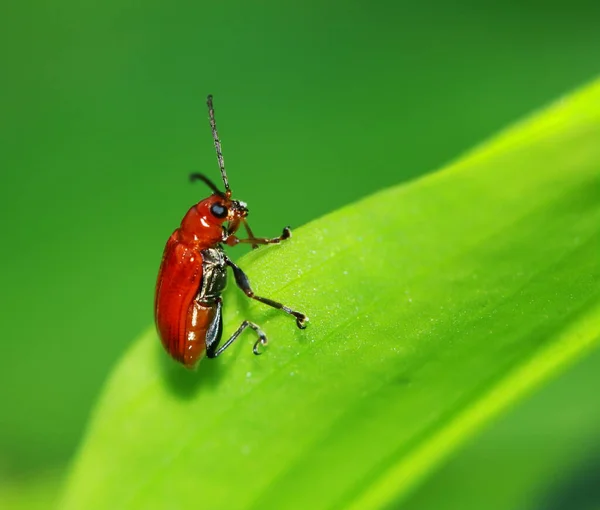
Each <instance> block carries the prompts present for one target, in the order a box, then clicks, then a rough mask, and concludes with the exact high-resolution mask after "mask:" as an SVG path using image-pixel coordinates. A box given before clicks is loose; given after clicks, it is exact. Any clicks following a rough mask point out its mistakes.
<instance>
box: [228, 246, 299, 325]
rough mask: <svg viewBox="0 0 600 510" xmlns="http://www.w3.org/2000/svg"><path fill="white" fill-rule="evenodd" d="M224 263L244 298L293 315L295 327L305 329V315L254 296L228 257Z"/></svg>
mask: <svg viewBox="0 0 600 510" xmlns="http://www.w3.org/2000/svg"><path fill="white" fill-rule="evenodd" d="M225 263H226V264H227V265H228V266H229V267H230V268H231V269H232V270H233V276H234V277H235V283H237V286H238V287H239V288H240V289H242V291H244V294H246V296H248V297H249V298H252V299H255V300H256V301H260V302H261V303H264V304H265V305H268V306H272V307H273V308H277V309H278V310H283V311H284V312H285V313H287V314H290V315H293V316H294V317H296V325H297V326H298V327H299V328H300V329H304V328H305V327H306V323H307V322H308V317H307V316H306V315H304V314H303V313H300V312H296V311H295V310H292V309H291V308H289V307H288V306H285V305H284V304H282V303H278V302H277V301H273V300H272V299H269V298H264V297H260V296H257V295H256V294H254V291H253V290H252V289H251V288H250V282H249V281H248V277H247V276H246V273H244V271H242V270H241V268H240V267H238V266H236V265H235V264H234V263H233V262H232V261H231V260H230V259H229V258H228V257H225Z"/></svg>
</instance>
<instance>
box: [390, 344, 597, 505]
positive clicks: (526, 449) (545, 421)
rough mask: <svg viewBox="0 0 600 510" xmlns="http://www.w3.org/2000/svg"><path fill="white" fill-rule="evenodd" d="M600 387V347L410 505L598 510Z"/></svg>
mask: <svg viewBox="0 0 600 510" xmlns="http://www.w3.org/2000/svg"><path fill="white" fill-rule="evenodd" d="M599 385H600V349H596V350H595V351H594V352H593V353H592V355H590V356H588V357H587V358H585V359H583V360H582V361H580V362H578V363H577V364H576V365H575V366H574V367H573V368H570V369H569V370H568V371H567V372H566V373H565V374H562V375H561V376H560V377H558V378H557V379H556V380H553V381H551V383H550V384H547V385H546V386H545V387H544V388H543V389H542V390H541V391H538V392H536V393H535V394H534V395H533V396H532V397H530V398H527V399H525V400H524V401H523V402H520V403H519V405H518V406H516V408H515V409H513V410H511V411H510V412H508V413H506V415H504V416H502V417H501V419H499V420H497V421H496V422H495V423H494V424H493V425H492V426H491V427H488V428H487V429H486V430H485V432H484V433H483V434H481V435H480V436H479V437H477V439H476V440H475V441H472V442H471V443H470V444H469V445H468V446H467V447H466V448H463V449H462V450H461V451H460V452H458V454H457V455H455V456H453V458H452V459H451V460H450V461H449V462H448V463H446V464H445V465H444V466H443V467H442V468H441V469H440V470H439V471H437V472H436V473H435V474H434V475H433V476H432V477H430V478H429V479H428V480H427V482H426V483H424V484H423V485H422V486H421V487H419V489H418V490H417V491H415V493H414V494H413V495H412V496H411V497H410V498H409V499H408V501H405V502H404V503H403V504H402V510H429V509H432V508H435V510H455V509H462V510H467V509H471V508H473V509H482V508H485V510H507V509H517V508H518V509H520V510H539V509H544V510H558V509H567V508H568V509H578V510H584V509H590V510H591V509H592V508H596V509H597V508H598V496H599V495H600V486H599V484H598V474H599V473H600V470H599V469H598V468H599V467H600V457H599V455H598V454H599V452H598V445H599V444H600V406H598V392H597V391H594V390H593V389H595V388H598V387H599ZM499 480H501V487H502V489H501V490H499V483H498V481H499ZM492 494H493V497H490V495H492Z"/></svg>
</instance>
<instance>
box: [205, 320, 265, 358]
mask: <svg viewBox="0 0 600 510" xmlns="http://www.w3.org/2000/svg"><path fill="white" fill-rule="evenodd" d="M246 328H252V329H253V330H254V331H256V334H257V335H258V340H257V341H256V342H254V347H253V348H252V352H253V353H254V354H256V355H258V354H260V351H259V350H258V346H259V345H267V336H266V335H265V334H264V333H263V332H262V330H261V329H260V328H259V327H258V326H257V325H256V324H254V323H253V322H250V321H244V322H242V324H240V327H239V328H237V330H236V332H235V333H234V334H233V335H231V337H230V338H229V340H227V342H225V343H224V344H223V345H222V346H221V347H219V349H217V350H216V351H215V352H210V353H209V352H208V351H207V353H206V354H207V357H209V358H216V357H217V356H218V355H219V354H221V353H222V352H223V351H224V350H225V349H227V347H229V346H230V345H231V344H232V343H233V342H234V341H235V340H236V338H237V337H238V336H240V335H241V334H242V332H243V331H244V330H245V329H246Z"/></svg>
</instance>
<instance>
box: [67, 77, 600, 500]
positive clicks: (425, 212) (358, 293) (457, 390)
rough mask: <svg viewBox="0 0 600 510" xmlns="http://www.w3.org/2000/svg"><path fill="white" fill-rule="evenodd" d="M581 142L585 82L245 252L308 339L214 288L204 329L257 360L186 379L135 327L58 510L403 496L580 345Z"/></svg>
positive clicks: (593, 300) (588, 310) (590, 208)
mask: <svg viewBox="0 0 600 510" xmlns="http://www.w3.org/2000/svg"><path fill="white" fill-rule="evenodd" d="M599 140H600V83H596V84H594V85H592V86H591V87H589V88H587V89H585V90H583V91H581V92H579V93H576V94H574V95H573V96H571V97H570V98H568V99H566V100H563V101H561V102H560V103H558V104H556V105H555V106H553V107H552V108H550V109H549V110H547V111H546V112H543V113H542V114H541V115H539V116H536V117H534V118H533V119H531V120H530V121H527V122H524V123H523V124H521V125H519V126H517V127H516V128H514V129H512V130H510V131H508V132H507V133H505V134H502V135H501V136H499V137H498V138H496V139H495V140H494V141H492V142H491V143H489V144H487V145H485V146H483V147H481V148H479V149H477V150H475V151H474V152H473V153H471V154H470V155H468V156H467V157H465V158H463V159H461V160H460V161H459V162H458V163H456V164H453V165H451V166H450V167H448V168H447V169H445V170H443V171H440V172H438V173H435V174H432V175H430V176H428V177H425V178H422V179H419V180H417V181H415V182H412V183H410V184H408V185H403V186H399V187H396V188H393V189H390V190H386V191H383V192H381V193H378V194H376V195H374V196H371V197H369V198H367V199H365V200H363V201H361V202H358V203H356V204H353V205H351V206H349V207H346V208H343V209H341V210H339V211H337V212H334V213H332V214H330V215H328V216H326V217H324V218H322V219H320V220H317V221H315V222H313V223H310V224H309V225H307V226H305V227H304V228H301V229H298V230H297V231H296V232H295V236H294V238H293V239H292V240H291V241H289V242H287V243H285V244H284V245H281V246H277V247H272V248H270V249H261V250H259V251H257V252H254V253H251V254H249V255H248V256H246V257H244V258H243V259H242V260H241V261H240V265H241V266H242V267H244V268H245V269H246V270H247V272H248V274H249V276H250V279H251V282H253V286H254V288H255V291H256V292H257V294H259V295H265V296H269V297H272V298H274V299H278V300H281V301H283V302H285V303H286V304H288V305H290V306H293V307H296V308H298V309H299V310H302V311H305V312H306V313H307V314H308V315H309V316H310V319H311V323H310V325H309V327H308V329H306V330H304V331H300V330H297V329H296V328H295V326H294V323H293V321H292V320H290V319H289V317H286V316H284V315H283V314H282V313H280V312H277V311H275V310H271V309H267V308H265V307H264V306H259V305H258V304H255V303H248V302H247V300H245V298H243V296H241V293H240V292H239V291H238V290H237V289H236V288H235V287H234V286H233V285H231V286H230V288H229V289H228V290H227V292H226V293H225V296H224V299H225V303H226V311H225V331H226V332H231V331H233V330H234V328H235V327H236V326H237V325H238V324H239V323H240V322H241V321H242V320H243V319H244V318H250V319H252V320H254V321H256V322H257V323H259V324H260V325H261V326H262V327H263V329H264V330H265V331H266V333H267V334H268V335H269V338H270V340H271V341H270V344H269V347H268V349H267V352H265V353H264V354H263V355H262V356H260V357H256V356H253V355H252V353H251V345H252V342H253V341H254V338H251V335H250V334H245V335H244V337H243V338H242V339H240V340H239V341H238V342H237V345H234V346H233V347H232V348H231V349H230V350H229V351H228V352H227V353H226V354H225V355H224V356H223V357H222V358H220V359H218V360H210V361H204V362H202V363H201V364H200V367H199V369H198V371H197V372H195V373H189V372H186V371H184V370H183V369H181V368H180V367H178V366H176V365H175V364H174V363H172V362H170V361H169V360H167V357H166V355H165V354H164V353H163V352H162V348H161V346H160V342H159V341H158V339H157V338H156V335H155V333H154V332H153V331H151V332H148V333H147V334H146V335H144V336H143V337H142V338H141V339H140V340H139V341H138V342H136V343H135V345H134V346H133V347H132V349H131V350H130V351H129V352H128V354H127V355H126V356H125V357H124V359H123V360H122V362H121V363H120V364H119V366H118V367H117V368H116V370H115V371H114V373H113V375H112V376H111V378H110V380H109V381H108V383H107V386H106V389H105V392H104V395H103V397H102V398H101V400H100V403H99V404H98V406H97V409H96V411H95V414H94V416H93V419H92V423H91V426H90V428H89V430H88V434H87V438H86V440H85V442H84V445H83V448H82V450H81V452H80V454H79V457H78V459H77V461H76V463H75V466H74V470H73V472H72V476H71V479H70V483H69V485H68V490H67V493H66V495H65V499H64V501H63V505H62V506H61V508H66V509H70V508H73V509H80V508H86V509H93V508H128V509H131V508H133V509H135V508H144V509H148V508H211V509H218V508H224V509H234V508H240V509H242V508H243V509H251V508H252V509H262V508H286V509H295V508H298V509H306V508H312V509H315V510H316V509H321V508H356V509H368V508H380V507H382V506H386V505H389V504H392V503H395V502H397V501H399V500H401V499H402V498H404V497H405V496H406V495H407V494H408V492H409V490H410V489H411V488H413V487H414V486H415V484H416V483H417V482H418V481H419V480H421V479H422V478H423V477H424V476H425V475H426V474H427V473H428V472H429V471H430V470H431V469H432V468H433V467H434V466H435V465H436V464H437V463H439V462H440V460H441V459H443V458H444V457H445V456H446V455H447V454H448V453H450V452H451V451H453V450H454V449H456V448H457V447H458V446H459V445H460V444H461V443H462V442H463V441H464V440H465V439H467V438H468V437H469V436H472V435H473V434H474V433H475V432H476V431H477V430H478V429H479V428H480V427H481V426H482V424H484V423H485V422H486V421H488V420H489V419H490V418H491V417H493V416H494V415H496V414H498V413H499V412H500V411H502V410H503V409H505V408H506V407H507V406H508V405H510V404H511V403H513V402H514V401H515V400H516V399H518V398H519V397H521V396H523V395H524V394H526V393H527V392H528V391H530V390H531V389H532V388H534V387H535V386H536V385H539V384H540V383H541V382H543V381H545V380H547V379H548V378H549V377H550V376H551V375H552V374H554V373H555V372H557V371H558V370H559V369H561V368H562V367H564V366H566V365H567V364H568V363H570V362H572V361H573V360H574V359H576V358H577V357H579V356H582V355H583V354H584V353H586V352H588V351H590V350H591V349H592V348H593V347H594V346H595V345H596V344H597V343H598V340H599V335H600V320H599V313H598V312H599V310H600V303H599V295H598V289H599V287H598V276H599V275H600V268H599V264H598V247H599V242H600V143H599ZM390 164H393V163H390ZM395 164H397V165H400V164H401V162H397V163H395ZM374 171H376V169H367V170H365V171H364V172H363V173H362V174H354V175H351V174H350V173H349V177H348V178H352V179H368V178H369V174H370V173H371V172H374ZM334 192H335V190H332V193H334ZM308 197H310V195H308ZM306 206H307V207H310V199H309V198H307V203H306ZM278 214H281V215H282V217H285V211H281V212H280V211H278Z"/></svg>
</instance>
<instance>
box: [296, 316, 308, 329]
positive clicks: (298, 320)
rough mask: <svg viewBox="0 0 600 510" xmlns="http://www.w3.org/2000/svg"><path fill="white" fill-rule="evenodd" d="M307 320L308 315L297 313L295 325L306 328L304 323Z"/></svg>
mask: <svg viewBox="0 0 600 510" xmlns="http://www.w3.org/2000/svg"><path fill="white" fill-rule="evenodd" d="M307 322H308V317H307V316H306V315H304V314H301V313H299V314H298V315H296V326H298V327H299V328H300V329H306V323H307Z"/></svg>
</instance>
